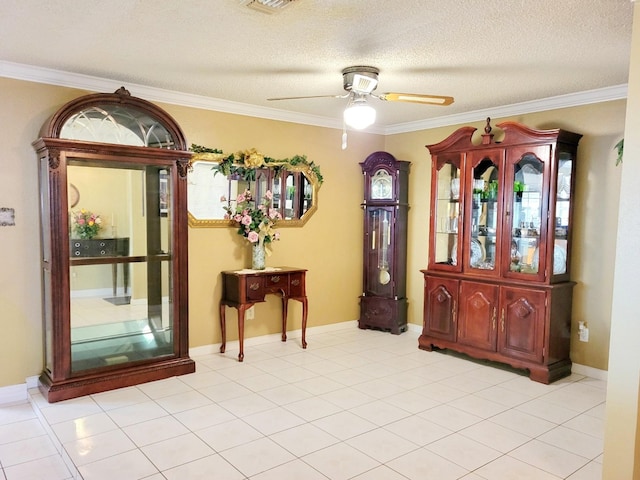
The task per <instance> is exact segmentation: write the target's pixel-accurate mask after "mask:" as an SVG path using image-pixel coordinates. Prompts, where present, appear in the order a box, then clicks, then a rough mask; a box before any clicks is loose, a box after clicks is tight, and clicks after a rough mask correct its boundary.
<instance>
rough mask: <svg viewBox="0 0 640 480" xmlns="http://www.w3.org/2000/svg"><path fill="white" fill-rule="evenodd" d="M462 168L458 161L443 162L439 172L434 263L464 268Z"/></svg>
mask: <svg viewBox="0 0 640 480" xmlns="http://www.w3.org/2000/svg"><path fill="white" fill-rule="evenodd" d="M461 173H462V171H461V169H460V162H459V159H458V158H454V159H446V160H444V161H443V162H441V163H439V165H438V169H437V172H436V185H435V188H436V194H435V222H434V224H432V228H433V229H434V230H435V233H436V234H435V235H434V236H433V237H434V239H435V241H434V245H433V246H432V249H433V256H434V263H436V264H439V265H452V266H458V265H460V256H461V253H460V252H461V249H460V248H458V241H459V238H460V216H461V214H462V208H461V198H462V197H461V190H460V189H461V188H462V187H463V184H461Z"/></svg>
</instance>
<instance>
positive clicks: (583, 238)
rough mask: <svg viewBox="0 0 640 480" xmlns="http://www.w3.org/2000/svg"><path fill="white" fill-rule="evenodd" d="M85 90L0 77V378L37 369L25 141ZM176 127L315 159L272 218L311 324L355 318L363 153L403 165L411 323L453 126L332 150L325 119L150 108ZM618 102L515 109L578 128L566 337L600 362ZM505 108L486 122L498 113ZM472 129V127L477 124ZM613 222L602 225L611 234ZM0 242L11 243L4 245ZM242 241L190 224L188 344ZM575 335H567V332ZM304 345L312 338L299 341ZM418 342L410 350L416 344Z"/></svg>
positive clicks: (579, 358)
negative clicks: (295, 221)
mask: <svg viewBox="0 0 640 480" xmlns="http://www.w3.org/2000/svg"><path fill="white" fill-rule="evenodd" d="M85 93H87V92H83V91H79V90H74V89H68V88H63V87H55V86H46V85H40V84H35V83H30V82H23V81H17V80H10V79H4V78H0V104H1V105H3V108H2V110H1V111H0V118H1V119H2V125H3V128H4V132H3V133H5V135H3V139H4V140H3V143H2V144H1V145H0V166H2V167H3V168H2V172H3V174H2V176H0V207H10V208H15V209H16V226H15V227H1V228H0V251H2V252H3V256H2V269H0V312H2V313H1V314H0V315H1V316H2V324H3V330H2V335H0V352H1V353H0V356H1V358H0V361H2V365H3V368H2V369H1V370H0V387H1V386H6V385H13V384H19V383H23V382H24V380H25V378H26V377H29V376H33V375H37V374H38V373H39V372H40V370H41V368H42V352H41V344H42V329H41V313H40V277H39V258H40V255H39V240H38V193H37V178H38V176H37V170H36V159H35V154H34V152H33V150H32V148H31V142H32V141H33V140H35V139H36V138H37V136H38V132H39V129H40V126H41V125H42V124H43V123H44V121H45V120H46V118H47V117H48V116H49V115H51V114H53V113H54V112H55V111H56V110H57V109H58V108H60V107H61V106H62V105H63V104H64V103H66V102H67V101H69V100H71V99H74V98H77V97H78V96H81V95H83V94H85ZM160 106H161V107H162V108H164V109H166V110H167V111H168V112H169V113H170V114H171V115H173V116H174V118H175V119H176V120H177V122H178V123H179V124H180V125H181V127H182V128H183V130H184V132H185V135H186V136H187V139H188V141H189V142H190V143H196V144H200V145H206V146H210V147H216V148H220V149H222V150H224V151H225V152H234V151H236V150H240V149H242V150H244V149H247V148H252V147H255V148H257V149H259V150H260V151H262V152H263V153H264V154H266V155H269V156H271V157H274V158H284V157H290V156H292V155H295V154H305V155H307V157H308V158H309V160H313V161H314V162H316V163H317V164H319V165H320V167H321V170H322V174H323V176H324V177H325V183H324V184H323V186H322V188H321V189H320V192H319V202H318V204H319V209H318V211H317V212H316V213H315V215H314V216H313V217H312V218H311V219H310V220H309V221H308V222H307V223H306V225H305V226H304V227H303V228H291V229H289V228H287V229H282V230H281V234H282V240H281V241H280V242H278V243H276V244H275V245H274V253H273V256H271V257H270V258H269V259H268V260H267V263H268V264H269V265H290V266H298V267H304V268H307V269H308V270H309V273H308V277H307V290H308V291H307V293H308V295H309V325H310V326H317V325H324V324H329V323H335V322H344V321H349V320H355V319H357V318H358V311H359V309H358V297H359V295H360V293H361V289H362V273H361V270H362V259H361V249H362V211H361V208H360V203H361V201H362V190H363V188H362V174H361V170H360V166H359V165H358V163H359V162H361V161H363V160H364V159H365V158H366V157H367V156H368V155H369V154H370V153H372V152H374V151H376V150H386V151H388V152H390V153H392V154H393V155H395V156H396V157H397V158H398V159H400V160H408V161H410V162H412V166H411V174H410V205H411V208H410V212H409V245H408V248H409V252H408V272H409V273H408V277H409V278H408V280H409V286H408V288H409V289H408V297H409V305H410V307H409V308H410V312H409V321H410V322H411V323H413V324H417V325H420V324H421V323H422V301H423V299H422V279H421V276H420V273H419V270H420V269H421V268H425V267H426V265H427V253H428V252H427V247H426V245H427V235H428V227H427V218H428V212H429V202H428V199H429V185H430V183H429V175H430V170H429V155H428V152H427V150H426V149H425V148H424V145H425V144H429V143H435V142H438V141H440V140H442V139H443V138H445V137H446V136H448V135H449V134H450V133H451V132H452V131H453V130H455V129H456V128H457V127H458V126H451V127H446V128H437V129H432V130H429V131H422V132H414V133H407V134H397V135H391V136H387V137H383V136H380V135H372V134H365V133H351V134H350V135H349V148H348V149H347V150H346V151H343V150H341V149H340V143H341V142H340V136H341V132H340V131H339V130H335V129H328V128H321V127H311V126H306V125H297V124H291V123H286V122H278V121H272V120H263V119H256V118H251V117H242V116H237V115H231V114H225V113H218V112H211V111H204V110H197V109H193V108H187V107H180V106H175V105H165V104H161V105H160ZM624 112H625V102H624V101H614V102H607V103H602V104H597V105H592V106H584V107H576V108H568V109H564V110H556V111H549V112H543V113H537V114H530V115H523V116H521V117H517V118H514V119H515V120H517V121H520V122H523V123H525V124H527V125H529V126H532V127H537V128H551V127H561V128H565V129H567V130H572V131H576V132H579V133H583V134H584V135H585V136H584V138H583V139H582V141H581V143H580V148H579V157H580V158H579V161H580V164H579V174H578V189H577V201H578V206H577V211H576V219H577V222H576V238H577V244H576V246H575V249H574V255H573V259H572V260H573V272H574V275H573V277H574V279H575V280H576V281H577V282H578V286H577V288H576V292H575V295H574V306H575V309H574V321H575V322H577V321H578V319H580V320H586V321H587V322H588V324H589V327H590V329H591V341H590V342H589V343H588V344H583V343H578V342H573V343H572V357H573V359H574V361H576V362H578V363H581V364H584V365H588V366H592V367H595V368H600V369H606V368H607V356H608V354H607V345H608V340H609V331H610V325H609V324H610V321H609V317H610V314H609V312H610V309H611V295H612V293H611V292H612V286H611V279H612V275H613V270H612V269H613V258H614V253H615V236H614V234H613V232H615V229H616V218H617V190H618V185H619V182H620V172H621V169H620V168H616V167H614V163H615V154H614V152H613V146H614V145H615V143H616V142H617V140H618V139H619V138H620V137H621V136H622V132H623V125H624ZM501 120H503V119H495V121H496V122H499V121H501ZM477 126H478V127H479V128H482V127H483V126H484V122H483V121H479V122H478V124H477ZM608 232H611V234H608ZM7 252H11V253H10V254H7ZM248 255H249V248H248V247H247V246H246V242H244V241H243V240H242V238H241V237H240V236H238V235H237V234H236V233H235V230H233V229H224V228H191V229H190V230H189V269H190V271H189V282H190V288H189V295H190V301H189V318H190V336H189V337H190V346H191V347H198V346H203V345H210V344H214V343H217V342H219V341H220V334H219V326H218V323H217V322H218V314H217V301H218V298H219V297H220V282H219V280H220V273H219V272H220V271H221V270H229V269H238V268H242V267H246V266H247V265H248V263H249V257H248ZM292 303H293V305H292V311H291V317H290V318H291V321H292V325H291V327H292V328H299V306H298V305H297V304H295V302H292ZM279 309H280V304H279V300H278V299H277V298H275V297H274V298H270V299H269V300H268V302H266V304H260V305H258V306H257V307H256V320H253V321H248V322H247V326H246V332H245V333H246V336H247V337H251V336H256V335H263V334H266V333H275V332H277V331H279V324H278V320H277V318H278V312H279ZM227 318H228V324H229V338H230V339H233V338H236V328H235V319H236V316H235V311H233V310H229V311H228V315H227ZM574 340H575V339H574ZM309 343H310V348H313V347H312V345H313V338H309ZM416 348H417V347H416Z"/></svg>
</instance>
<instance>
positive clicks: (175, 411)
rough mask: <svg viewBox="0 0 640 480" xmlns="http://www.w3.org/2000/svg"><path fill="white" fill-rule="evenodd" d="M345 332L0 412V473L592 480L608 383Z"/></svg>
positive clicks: (264, 479) (121, 479) (96, 478)
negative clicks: (552, 379)
mask: <svg viewBox="0 0 640 480" xmlns="http://www.w3.org/2000/svg"><path fill="white" fill-rule="evenodd" d="M417 337H418V334H417V333H415V332H411V331H410V332H406V333H403V334H402V335H399V336H396V335H391V334H388V333H382V332H377V331H371V330H359V329H357V328H356V327H353V323H350V324H349V327H348V328H338V329H335V330H331V331H323V332H318V333H313V332H310V334H308V342H309V347H308V349H307V350H302V349H301V348H300V342H299V339H297V338H290V339H289V341H288V342H287V343H281V342H279V341H277V340H276V341H269V342H267V343H262V344H256V345H247V346H245V362H244V363H242V364H241V363H238V362H237V361H236V355H237V349H236V350H235V351H234V350H233V349H228V350H227V353H226V354H224V355H220V354H211V355H202V356H197V357H194V359H195V360H196V362H197V370H196V373H194V374H191V375H185V376H181V377H175V378H171V379H167V380H162V381H157V382H152V383H147V384H143V385H138V386H135V387H130V388H124V389H120V390H115V391H111V392H105V393H100V394H96V395H90V396H86V397H82V398H77V399H73V400H68V401H64V402H59V403H56V404H48V403H46V402H45V401H44V400H43V398H42V397H41V396H40V394H39V393H38V392H37V390H32V391H31V392H30V393H31V399H32V403H31V404H30V403H25V404H21V405H13V406H0V467H1V470H0V479H2V480H5V479H6V480H24V479H37V480H41V479H42V480H44V479H46V480H64V479H72V478H81V479H84V480H103V479H104V480H127V479H146V480H162V479H166V480H178V479H179V480H198V479H211V478H217V479H221V480H241V479H251V480H272V479H278V480H286V479H296V480H297V479H305V480H320V479H332V480H347V479H357V480H406V479H410V480H424V479H436V478H437V479H439V480H448V479H465V480H483V479H484V480H509V479H514V480H515V479H517V480H523V479H524V480H526V479H531V480H552V479H571V480H595V479H600V478H601V470H602V465H601V462H602V449H603V440H602V437H603V416H604V405H605V403H604V402H605V389H606V385H605V384H604V382H602V381H599V380H595V379H592V378H588V377H583V376H581V375H576V374H574V375H572V376H570V377H568V378H566V379H563V380H561V381H559V382H556V383H554V384H552V385H542V384H539V383H535V382H532V381H530V380H529V379H528V378H527V377H525V376H521V375H519V374H517V373H514V372H510V371H507V370H504V369H500V368H495V367H490V366H486V365H482V364H479V363H477V362H473V361H470V360H466V359H461V358H458V357H456V356H454V355H448V354H444V353H441V352H425V351H421V350H419V349H418V348H417Z"/></svg>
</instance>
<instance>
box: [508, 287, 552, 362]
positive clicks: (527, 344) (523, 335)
mask: <svg viewBox="0 0 640 480" xmlns="http://www.w3.org/2000/svg"><path fill="white" fill-rule="evenodd" d="M545 299H546V293H545V292H544V291H540V290H529V289H526V288H514V287H502V288H501V292H500V309H501V312H500V328H499V333H498V338H499V341H498V343H499V345H498V349H499V351H500V353H502V354H503V355H507V356H509V357H512V358H517V359H521V360H528V361H533V362H540V363H541V362H542V361H543V358H544V355H543V353H544V352H543V348H544V325H545V314H546V313H545V310H546V308H545Z"/></svg>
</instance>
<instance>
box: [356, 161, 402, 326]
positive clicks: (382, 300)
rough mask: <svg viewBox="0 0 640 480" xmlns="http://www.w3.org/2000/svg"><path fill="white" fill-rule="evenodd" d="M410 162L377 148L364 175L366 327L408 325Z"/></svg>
mask: <svg viewBox="0 0 640 480" xmlns="http://www.w3.org/2000/svg"><path fill="white" fill-rule="evenodd" d="M409 165H410V163H409V162H404V161H398V160H396V159H395V158H394V157H393V155H391V154H389V153H386V152H375V153H372V154H371V155H369V156H368V157H367V159H366V160H365V161H364V162H362V163H361V164H360V166H361V167H362V173H363V175H364V202H363V203H362V207H363V209H364V216H365V218H364V245H363V252H364V266H363V292H362V296H361V297H360V320H359V322H358V326H359V327H360V328H379V329H382V330H389V331H390V332H391V333H394V334H399V333H400V332H404V331H405V330H406V329H407V299H406V285H407V283H406V270H407V211H408V209H409V205H408V204H407V201H408V186H409Z"/></svg>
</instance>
